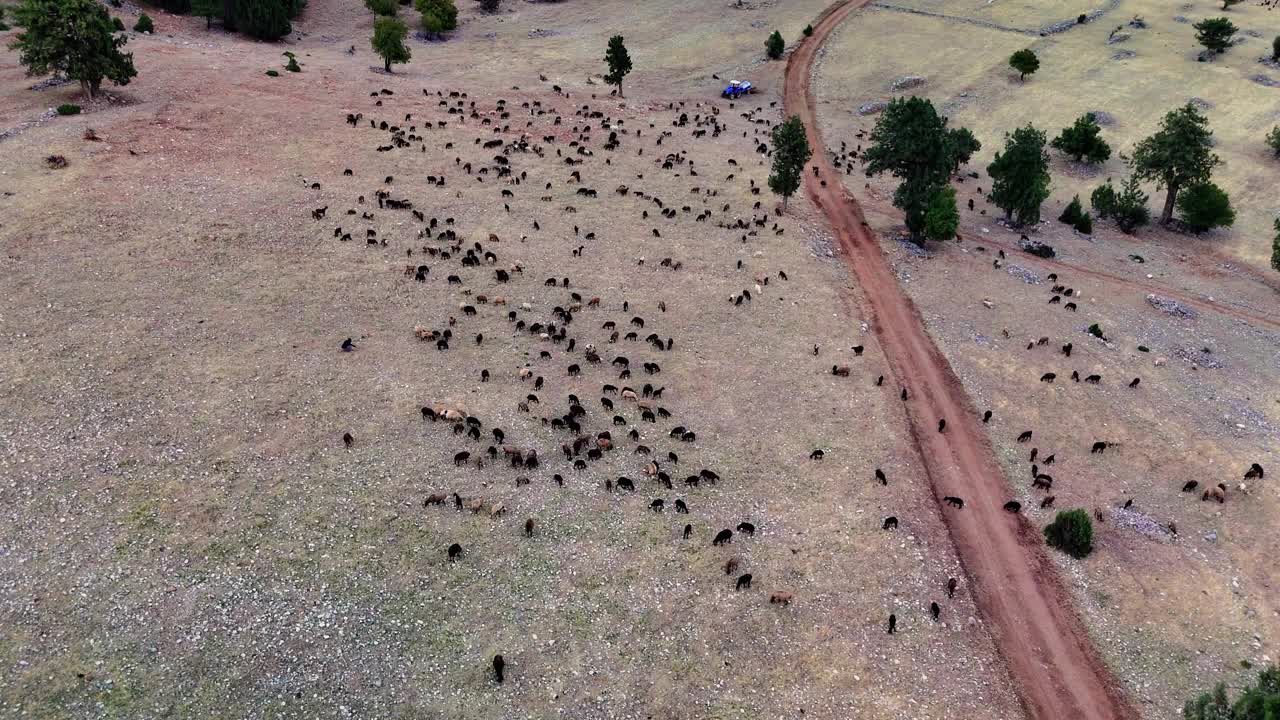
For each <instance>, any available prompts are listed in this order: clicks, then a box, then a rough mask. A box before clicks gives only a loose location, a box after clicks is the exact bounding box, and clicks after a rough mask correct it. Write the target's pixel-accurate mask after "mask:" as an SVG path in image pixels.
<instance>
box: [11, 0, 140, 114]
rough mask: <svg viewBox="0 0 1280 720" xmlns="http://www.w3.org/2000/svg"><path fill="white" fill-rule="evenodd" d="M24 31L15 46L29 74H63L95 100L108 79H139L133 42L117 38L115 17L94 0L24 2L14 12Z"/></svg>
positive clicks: (125, 82) (123, 81)
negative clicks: (128, 48)
mask: <svg viewBox="0 0 1280 720" xmlns="http://www.w3.org/2000/svg"><path fill="white" fill-rule="evenodd" d="M13 15H14V22H15V23H16V24H17V25H18V26H19V27H21V28H23V31H22V32H20V33H18V36H17V37H16V38H15V39H14V40H13V42H11V43H10V44H9V47H11V48H13V49H15V50H17V51H18V62H20V63H22V64H23V65H26V66H27V74H28V75H44V74H47V73H62V74H63V75H65V76H67V77H68V78H70V79H72V80H75V81H77V82H79V83H80V87H81V89H83V90H84V92H85V94H86V95H87V96H88V97H89V99H90V100H92V99H93V95H94V93H96V92H97V91H98V88H99V87H101V86H102V81H103V80H110V81H111V82H113V83H115V84H116V85H128V84H129V80H130V79H131V78H134V77H136V76H137V74H138V71H137V70H136V69H134V67H133V54H132V53H124V52H121V51H120V48H122V47H124V45H125V43H126V42H128V38H127V37H125V36H124V35H116V34H114V30H115V26H114V25H113V24H112V22H111V16H110V15H109V14H108V13H107V9H106V7H105V6H103V5H102V4H101V3H98V2H95V1H94V0H23V3H22V4H21V5H19V6H18V7H17V8H15V9H14V11H13Z"/></svg>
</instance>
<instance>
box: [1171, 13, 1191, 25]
mask: <svg viewBox="0 0 1280 720" xmlns="http://www.w3.org/2000/svg"><path fill="white" fill-rule="evenodd" d="M1173 21H1174V22H1176V23H1184V24H1185V23H1189V22H1191V20H1190V19H1189V18H1187V17H1185V16H1183V15H1174V16H1173Z"/></svg>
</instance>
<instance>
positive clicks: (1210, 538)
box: [1204, 530, 1218, 542]
mask: <svg viewBox="0 0 1280 720" xmlns="http://www.w3.org/2000/svg"><path fill="white" fill-rule="evenodd" d="M1204 539H1205V542H1215V541H1217V539H1218V531H1217V530H1210V531H1209V532H1207V533H1205V534H1204Z"/></svg>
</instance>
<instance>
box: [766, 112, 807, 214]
mask: <svg viewBox="0 0 1280 720" xmlns="http://www.w3.org/2000/svg"><path fill="white" fill-rule="evenodd" d="M772 139H773V172H772V173H771V174H770V175H769V189H770V190H772V191H773V192H775V193H777V194H778V195H781V196H782V209H783V211H784V212H785V211H786V208H787V200H788V199H789V198H790V197H791V196H792V195H793V194H794V193H795V191H796V190H799V189H800V181H801V178H802V177H803V176H804V166H805V163H807V162H809V158H810V157H811V156H812V154H813V151H812V150H811V149H810V148H809V138H808V137H807V136H806V135H805V132H804V123H802V122H800V118H799V117H797V116H795V115H792V116H791V117H790V118H787V121H786V122H784V123H782V124H781V125H778V126H777V127H775V128H774V129H773V138H772Z"/></svg>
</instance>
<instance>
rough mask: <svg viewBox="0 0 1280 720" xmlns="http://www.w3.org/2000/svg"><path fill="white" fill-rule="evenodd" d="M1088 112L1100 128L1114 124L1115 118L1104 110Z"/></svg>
mask: <svg viewBox="0 0 1280 720" xmlns="http://www.w3.org/2000/svg"><path fill="white" fill-rule="evenodd" d="M1089 112H1090V113H1091V114H1092V115H1093V121H1094V122H1096V123H1098V124H1099V125H1101V126H1102V127H1110V126H1112V125H1115V124H1116V118H1115V116H1114V115H1112V114H1111V113H1109V112H1107V111H1106V110H1090V111H1089Z"/></svg>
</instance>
